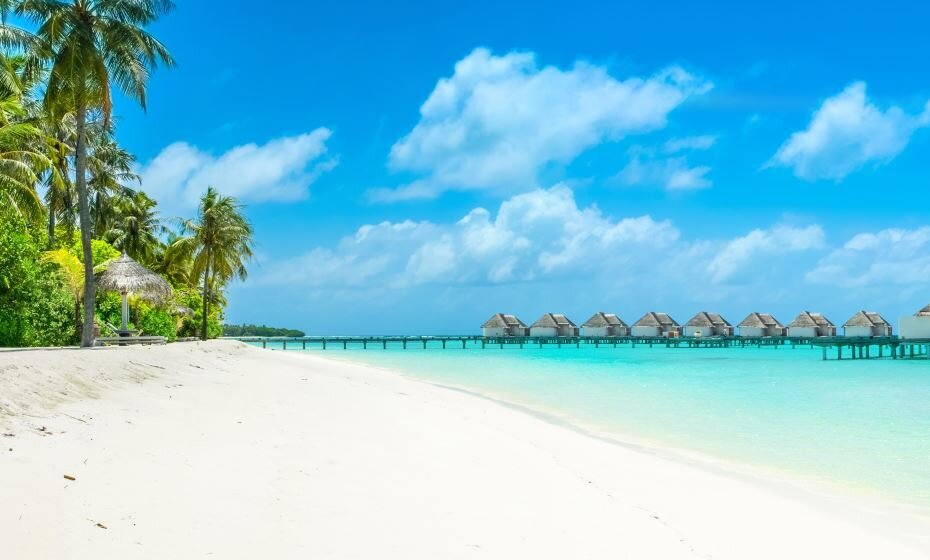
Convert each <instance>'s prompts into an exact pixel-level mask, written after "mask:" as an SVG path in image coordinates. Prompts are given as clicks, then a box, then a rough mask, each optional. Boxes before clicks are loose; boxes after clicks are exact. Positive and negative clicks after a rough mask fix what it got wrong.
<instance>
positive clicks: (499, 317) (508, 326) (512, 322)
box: [481, 313, 530, 337]
mask: <svg viewBox="0 0 930 560" xmlns="http://www.w3.org/2000/svg"><path fill="white" fill-rule="evenodd" d="M529 330H530V329H529V327H527V326H526V323H524V322H523V321H521V320H520V319H518V318H517V316H516V315H506V314H504V313H495V314H494V315H493V316H492V317H491V318H490V319H488V320H487V321H485V322H484V324H483V325H481V336H495V337H497V336H526V335H527V334H529Z"/></svg>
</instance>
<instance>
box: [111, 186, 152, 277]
mask: <svg viewBox="0 0 930 560" xmlns="http://www.w3.org/2000/svg"><path fill="white" fill-rule="evenodd" d="M156 204H157V203H156V202H155V201H154V200H152V199H151V198H149V197H148V196H147V195H146V194H145V193H144V192H141V191H139V192H135V193H132V194H127V195H122V196H119V197H117V198H115V199H113V204H112V207H113V210H114V214H115V216H114V220H113V222H114V224H113V227H111V228H110V229H109V230H107V232H106V233H105V234H104V236H103V238H104V239H105V240H107V241H109V242H110V243H111V244H113V246H114V247H116V248H117V249H119V250H120V251H122V252H124V253H126V254H127V255H129V256H130V257H132V258H134V259H136V260H137V261H139V262H142V263H144V264H148V265H151V264H152V263H153V262H154V260H155V256H156V254H157V253H158V249H159V246H160V245H161V240H160V239H159V236H160V235H161V234H164V233H166V231H165V228H164V226H162V225H161V223H160V222H159V220H158V211H156V210H155V206H156Z"/></svg>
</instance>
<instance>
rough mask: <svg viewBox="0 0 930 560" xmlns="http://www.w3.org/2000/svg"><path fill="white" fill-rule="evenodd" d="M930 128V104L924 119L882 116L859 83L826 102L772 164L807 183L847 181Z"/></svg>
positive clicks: (894, 111)
mask: <svg viewBox="0 0 930 560" xmlns="http://www.w3.org/2000/svg"><path fill="white" fill-rule="evenodd" d="M928 124H930V102H928V103H927V106H926V107H925V109H924V112H923V113H922V114H920V115H916V116H912V115H908V114H906V113H905V112H904V111H903V110H901V109H900V108H899V107H894V106H892V107H889V108H888V109H887V110H884V111H882V110H881V109H880V108H879V107H877V106H876V105H875V104H873V103H872V102H871V101H870V100H869V99H868V98H867V97H866V84H865V83H864V82H856V83H853V84H851V85H850V86H849V87H847V88H846V89H845V90H843V91H842V92H841V93H840V94H838V95H836V96H835V97H831V98H829V99H827V100H826V101H824V103H823V105H822V106H821V107H820V108H819V109H818V110H817V112H816V113H814V116H813V118H812V119H811V122H810V124H809V125H808V126H807V128H806V129H805V130H802V131H799V132H795V133H794V134H792V135H791V137H790V138H789V139H788V140H787V141H786V142H785V143H784V144H782V146H781V148H779V149H778V152H777V153H776V154H775V156H774V157H773V158H772V160H771V161H770V162H769V163H768V165H770V166H771V165H777V166H783V167H791V168H792V169H793V170H794V174H795V175H796V176H797V177H800V178H801V179H805V180H808V181H814V180H817V179H833V180H837V181H839V180H841V179H843V178H844V177H846V176H847V175H849V174H850V173H852V172H853V171H855V170H857V169H859V168H861V167H862V166H864V165H866V164H868V163H874V164H876V165H879V164H882V163H887V162H889V161H891V160H892V159H894V158H895V157H896V156H897V155H898V154H899V153H901V151H902V150H903V149H904V148H905V147H906V146H907V144H908V142H910V139H911V135H912V134H913V133H914V131H915V130H917V129H918V128H920V127H924V126H927V125H928Z"/></svg>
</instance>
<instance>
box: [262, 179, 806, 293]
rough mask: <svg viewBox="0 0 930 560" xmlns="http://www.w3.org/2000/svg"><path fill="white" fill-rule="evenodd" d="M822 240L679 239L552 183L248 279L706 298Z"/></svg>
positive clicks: (666, 225)
mask: <svg viewBox="0 0 930 560" xmlns="http://www.w3.org/2000/svg"><path fill="white" fill-rule="evenodd" d="M823 237H824V235H823V231H822V229H821V228H820V227H819V226H809V227H792V226H788V225H777V226H775V227H773V228H771V229H765V230H761V229H760V230H756V231H753V232H750V233H749V234H747V235H745V236H743V237H739V238H736V239H732V240H726V239H724V240H714V239H711V240H701V239H693V240H683V239H682V238H681V233H680V231H679V230H678V228H676V227H675V226H674V225H673V224H672V223H671V222H670V221H667V220H656V219H654V218H653V217H651V216H648V215H646V216H637V217H627V218H620V219H613V218H611V217H609V216H606V215H604V213H603V212H602V211H601V210H600V209H598V208H597V207H596V206H589V207H579V206H578V204H577V202H576V200H575V197H574V194H573V193H572V191H571V189H569V188H568V187H566V186H564V185H557V186H555V187H552V188H550V189H544V190H543V189H537V190H534V191H530V192H527V193H523V194H519V195H515V196H513V197H511V198H509V199H507V200H505V201H504V202H502V203H501V204H500V206H499V207H498V209H497V212H496V213H495V214H492V212H489V211H488V210H486V209H484V208H475V209H474V210H472V211H470V212H468V213H467V214H466V215H465V216H464V217H463V218H461V219H460V220H458V221H456V222H452V223H447V224H436V223H431V222H413V221H404V222H398V223H392V222H383V223H381V224H377V225H366V226H363V227H361V228H360V229H359V230H358V231H357V232H356V233H355V234H354V235H351V236H348V237H346V238H344V239H343V240H342V241H340V242H339V243H338V245H337V246H336V247H335V248H333V249H327V248H315V249H312V250H310V251H309V252H307V253H305V254H304V255H302V256H300V257H297V258H293V259H289V260H286V261H283V262H279V263H277V264H272V265H271V266H269V267H266V269H265V271H264V273H263V275H262V277H260V278H259V279H258V280H257V282H258V283H261V284H292V285H299V286H302V287H328V288H337V289H350V290H351V289H355V288H359V289H362V288H364V289H365V290H394V291H398V290H401V291H402V290H403V288H407V287H411V286H419V285H424V284H432V285H446V286H451V285H465V284H475V285H488V284H491V285H493V284H502V283H514V282H522V283H533V282H540V281H549V282H562V281H568V282H571V281H576V280H578V279H580V278H590V279H591V281H592V286H594V285H603V284H604V283H605V282H606V283H607V285H609V287H610V289H611V290H621V289H638V288H637V287H639V288H642V287H643V286H644V285H648V286H649V289H651V290H654V289H659V287H661V286H664V287H668V288H669V289H670V290H680V289H685V288H687V289H689V290H691V291H694V292H695V293H700V294H701V295H703V296H705V297H715V296H714V294H713V293H712V290H708V291H706V292H704V291H702V290H703V288H702V287H703V286H712V285H718V286H719V285H725V284H726V283H727V282H728V281H730V280H731V279H733V278H734V277H738V274H739V272H741V271H743V270H748V269H750V267H752V266H754V265H756V263H759V262H760V261H761V260H762V259H765V260H766V261H774V260H776V257H777V256H778V255H782V256H783V257H784V256H785V255H788V256H787V257H784V258H791V257H790V255H791V254H792V253H797V252H801V251H809V250H814V249H818V248H820V247H822V245H823ZM756 280H760V279H758V278H754V277H753V281H756ZM769 280H770V277H766V278H765V279H762V280H760V281H765V282H768V281H769ZM720 293H723V292H720ZM717 297H719V293H718V295H717Z"/></svg>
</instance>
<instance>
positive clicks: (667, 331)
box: [630, 311, 681, 337]
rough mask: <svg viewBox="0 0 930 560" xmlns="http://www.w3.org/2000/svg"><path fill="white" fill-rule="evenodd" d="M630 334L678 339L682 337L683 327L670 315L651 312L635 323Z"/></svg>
mask: <svg viewBox="0 0 930 560" xmlns="http://www.w3.org/2000/svg"><path fill="white" fill-rule="evenodd" d="M630 334H631V335H633V336H667V337H676V336H680V335H681V325H679V324H678V322H677V321H675V319H672V318H671V316H669V314H668V313H656V312H655V311H650V312H649V313H646V314H645V315H643V316H642V317H641V318H640V320H639V321H636V322H635V323H633V327H632V328H630Z"/></svg>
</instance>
